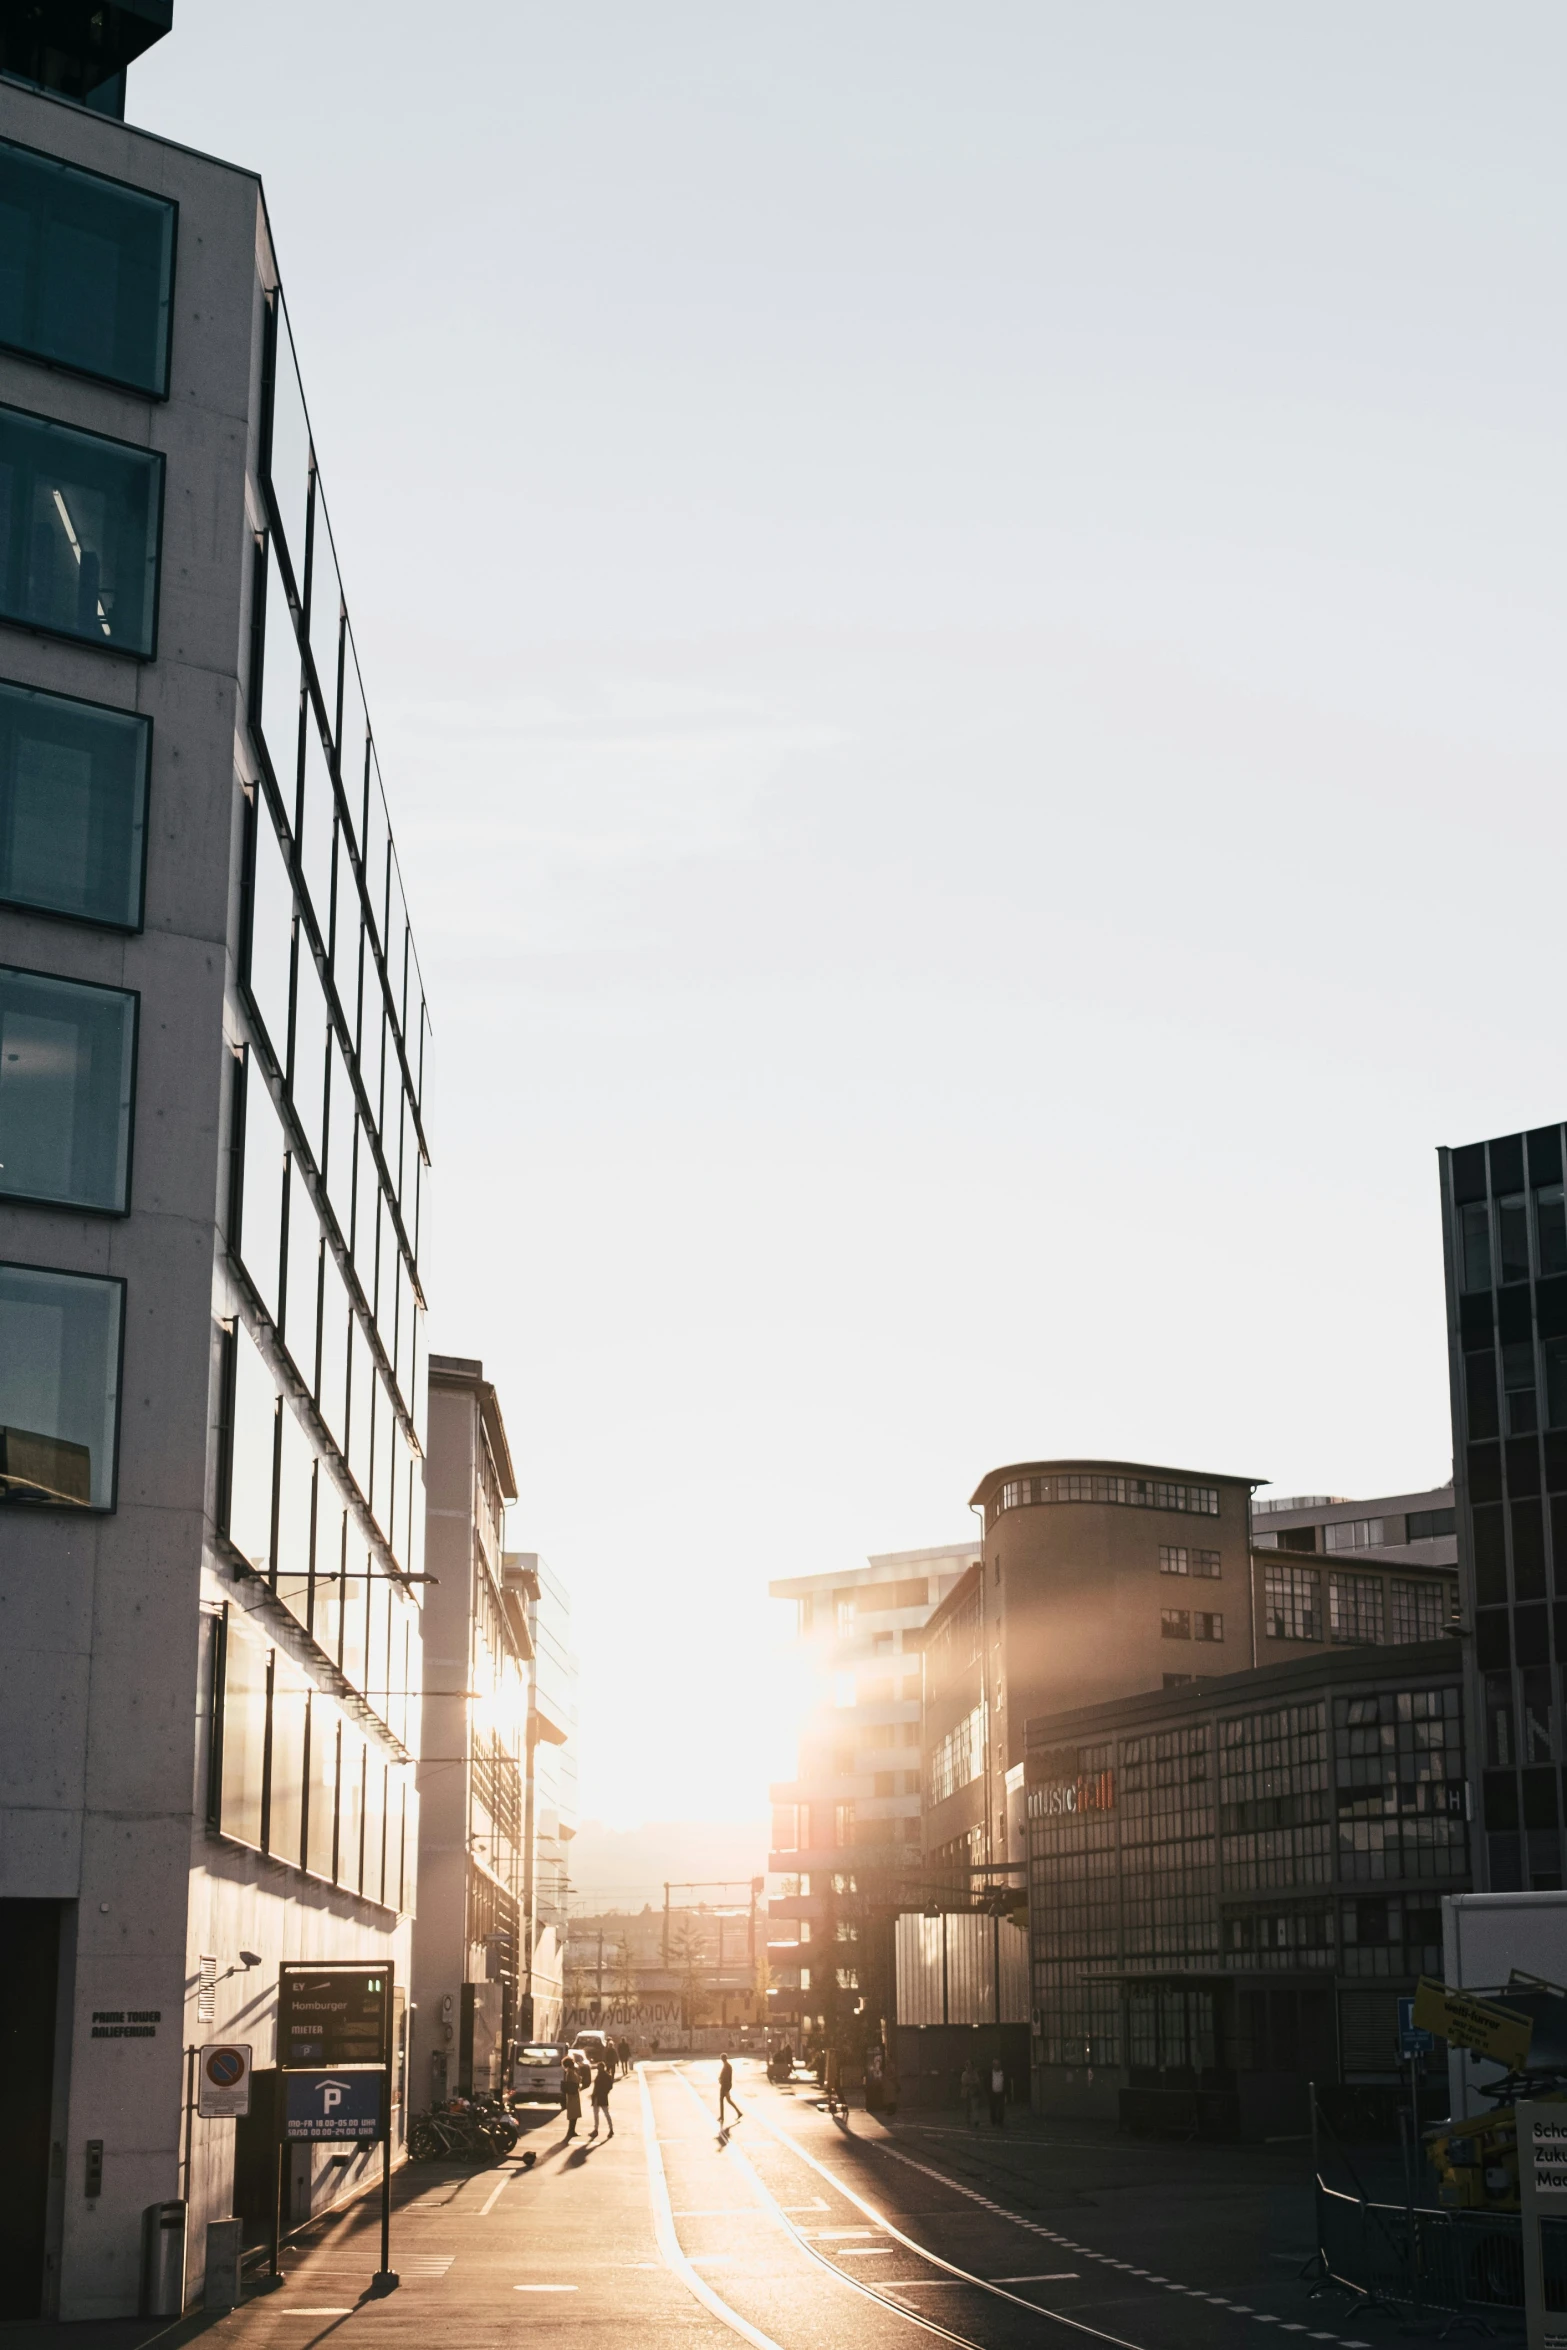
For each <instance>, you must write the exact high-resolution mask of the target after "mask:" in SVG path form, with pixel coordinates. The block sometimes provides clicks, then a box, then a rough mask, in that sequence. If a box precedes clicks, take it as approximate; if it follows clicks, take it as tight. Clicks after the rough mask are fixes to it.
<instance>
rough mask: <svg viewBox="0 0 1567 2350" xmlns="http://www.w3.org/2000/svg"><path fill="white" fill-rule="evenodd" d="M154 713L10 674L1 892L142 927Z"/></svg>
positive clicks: (55, 910)
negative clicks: (13, 680)
mask: <svg viewBox="0 0 1567 2350" xmlns="http://www.w3.org/2000/svg"><path fill="white" fill-rule="evenodd" d="M151 738H152V724H151V721H150V719H146V718H138V717H134V716H132V715H131V714H130V713H129V712H126V711H122V710H106V709H102V708H100V707H99V706H98V705H97V704H96V703H93V702H78V701H71V700H68V699H67V698H66V697H65V696H64V695H63V694H46V693H37V692H33V691H30V690H29V689H28V688H27V687H26V686H20V685H3V684H0V899H4V900H6V901H7V902H8V903H10V904H11V905H13V906H28V907H32V908H35V909H37V910H38V911H40V912H43V913H49V914H65V915H68V916H70V917H71V918H72V919H73V920H74V921H77V922H101V923H107V924H110V925H112V926H113V927H114V928H116V929H121V930H139V929H140V927H141V916H142V874H143V868H144V865H145V861H146V840H147V766H148V754H149V750H150V747H151Z"/></svg>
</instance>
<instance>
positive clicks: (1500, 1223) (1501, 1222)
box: [1496, 1191, 1529, 1281]
mask: <svg viewBox="0 0 1567 2350" xmlns="http://www.w3.org/2000/svg"><path fill="white" fill-rule="evenodd" d="M1496 1239H1497V1256H1498V1257H1499V1259H1500V1261H1501V1270H1502V1279H1503V1280H1504V1281H1527V1280H1528V1278H1529V1208H1528V1201H1527V1200H1526V1199H1525V1197H1524V1195H1523V1193H1522V1192H1521V1191H1520V1192H1515V1193H1514V1194H1513V1196H1512V1197H1511V1198H1510V1199H1499V1200H1498V1201H1497V1203H1496Z"/></svg>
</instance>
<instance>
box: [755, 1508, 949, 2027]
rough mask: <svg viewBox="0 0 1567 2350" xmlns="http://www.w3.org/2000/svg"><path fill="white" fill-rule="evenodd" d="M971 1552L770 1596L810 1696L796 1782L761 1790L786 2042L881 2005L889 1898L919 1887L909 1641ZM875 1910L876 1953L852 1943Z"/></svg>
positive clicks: (774, 1587) (888, 1953) (775, 1980)
mask: <svg viewBox="0 0 1567 2350" xmlns="http://www.w3.org/2000/svg"><path fill="white" fill-rule="evenodd" d="M974 1556H975V1546H974V1544H972V1543H946V1544H942V1545H938V1546H937V1547H935V1548H933V1549H928V1550H896V1551H886V1552H883V1553H881V1554H880V1555H879V1556H877V1557H874V1558H871V1559H869V1560H867V1562H866V1564H865V1565H864V1566H863V1567H858V1568H852V1569H850V1570H848V1571H847V1572H845V1573H841V1574H836V1575H834V1574H822V1575H791V1576H788V1577H786V1578H785V1579H784V1580H782V1581H780V1582H776V1583H773V1584H771V1585H769V1589H770V1591H771V1593H772V1596H773V1597H774V1599H784V1600H789V1601H791V1602H792V1603H793V1605H794V1608H795V1610H796V1622H797V1626H798V1631H799V1638H800V1641H801V1643H802V1645H803V1647H804V1649H805V1652H806V1654H807V1656H808V1658H809V1660H810V1664H811V1669H812V1671H813V1674H814V1676H815V1678H816V1680H817V1684H818V1687H819V1689H820V1693H821V1695H820V1702H819V1703H818V1704H817V1705H816V1706H815V1707H814V1708H813V1710H812V1711H811V1713H810V1714H809V1715H808V1716H807V1719H806V1724H805V1728H804V1730H803V1731H802V1733H801V1738H800V1769H799V1775H798V1777H797V1778H794V1779H791V1780H787V1781H784V1782H781V1783H780V1784H779V1785H777V1786H775V1787H774V1788H773V1790H772V1802H773V1832H772V1855H771V1858H770V1860H769V1862H768V1867H769V1870H770V1871H771V1878H770V1883H769V1888H768V1890H769V1902H768V1912H769V1917H768V1938H769V1959H770V1972H771V1983H770V1987H769V1992H768V2012H769V2015H770V2017H771V2019H772V2021H773V2022H774V2023H775V2024H776V2025H777V2026H778V2027H779V2029H780V2030H783V2031H786V2032H789V2033H791V2034H793V2035H794V2037H795V2039H796V2041H798V2040H799V2039H800V2037H801V2035H803V2034H811V2033H827V2032H828V2031H829V2030H831V2029H833V2028H835V2024H836V2022H837V2020H838V2019H840V2018H842V2017H846V2016H851V2015H860V2014H863V2013H865V2012H866V2008H867V2002H869V2003H871V2004H873V2005H875V2006H876V2008H877V2012H878V2014H879V2013H883V2012H885V2013H890V2012H891V2004H892V1983H891V1968H892V1938H891V1937H892V1925H891V1920H892V1915H893V1907H894V1906H895V1904H893V1903H892V1889H893V1888H894V1887H895V1886H897V1885H899V1884H905V1883H906V1884H907V1886H908V1888H909V1893H908V1898H910V1899H913V1898H916V1897H917V1888H918V1884H919V1878H920V1690H921V1667H920V1657H919V1653H918V1649H917V1645H916V1643H917V1640H918V1636H919V1633H920V1630H921V1628H922V1626H923V1625H924V1624H925V1623H926V1622H927V1621H928V1620H929V1618H930V1615H931V1613H932V1611H933V1610H934V1609H935V1608H936V1607H937V1606H938V1604H939V1603H940V1601H941V1600H942V1599H944V1598H945V1596H946V1594H947V1593H948V1592H949V1591H950V1590H951V1589H952V1587H953V1585H954V1584H955V1583H957V1582H958V1581H959V1580H960V1578H961V1577H962V1576H963V1575H965V1574H966V1573H967V1572H968V1571H969V1569H970V1566H971V1564H972V1562H973V1559H974ZM868 1904H870V1905H872V1906H873V1907H874V1909H875V1914H876V1918H877V1919H878V1921H879V1923H878V1924H877V1925H876V1926H875V1929H874V1932H875V1947H874V1949H872V1948H871V1946H870V1944H869V1943H868V1942H866V1941H865V1940H864V1934H863V1932H862V1930H865V1931H869V1930H870V1928H871V1918H870V1914H869V1910H868V1908H867V1905H868Z"/></svg>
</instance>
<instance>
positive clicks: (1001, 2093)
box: [990, 2056, 1007, 2130]
mask: <svg viewBox="0 0 1567 2350" xmlns="http://www.w3.org/2000/svg"><path fill="white" fill-rule="evenodd" d="M990 2126H991V2128H992V2129H993V2130H1004V2129H1005V2128H1006V2126H1007V2068H1006V2066H1005V2065H1004V2064H1003V2063H1002V2061H1001V2059H1000V2057H999V2056H995V2057H992V2058H991V2062H990Z"/></svg>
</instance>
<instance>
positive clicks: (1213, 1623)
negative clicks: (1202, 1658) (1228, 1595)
mask: <svg viewBox="0 0 1567 2350" xmlns="http://www.w3.org/2000/svg"><path fill="white" fill-rule="evenodd" d="M1192 1638H1193V1639H1194V1640H1222V1639H1223V1638H1224V1618H1223V1617H1222V1616H1215V1615H1202V1614H1200V1613H1199V1614H1197V1615H1194V1616H1193V1618H1192Z"/></svg>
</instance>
